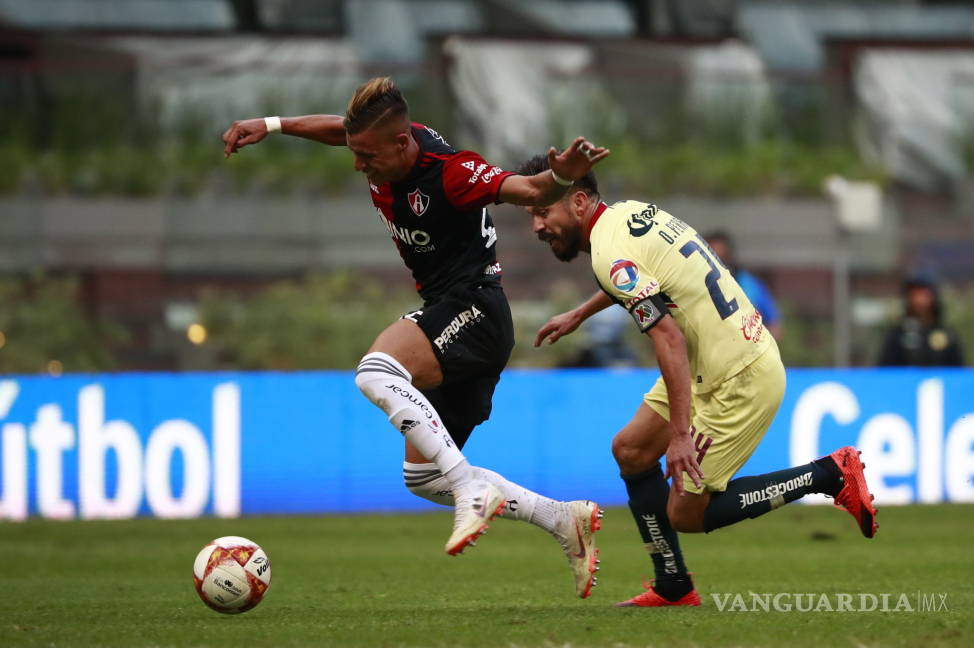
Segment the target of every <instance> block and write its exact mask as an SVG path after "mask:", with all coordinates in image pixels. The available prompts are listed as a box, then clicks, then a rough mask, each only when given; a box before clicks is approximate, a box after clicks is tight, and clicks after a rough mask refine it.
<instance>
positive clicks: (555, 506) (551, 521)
mask: <svg viewBox="0 0 974 648" xmlns="http://www.w3.org/2000/svg"><path fill="white" fill-rule="evenodd" d="M564 510H565V506H564V502H559V501H557V500H553V499H549V498H547V497H539V499H538V503H537V504H536V505H535V507H534V513H533V514H532V515H531V524H536V525H538V526H539V527H541V528H542V529H544V530H545V531H547V532H548V533H554V532H555V524H556V523H557V522H558V516H560V515H561V514H562V513H563V512H564Z"/></svg>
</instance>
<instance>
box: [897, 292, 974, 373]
mask: <svg viewBox="0 0 974 648" xmlns="http://www.w3.org/2000/svg"><path fill="white" fill-rule="evenodd" d="M903 310H904V311H905V313H904V315H903V319H902V320H900V322H899V323H898V324H896V326H894V327H893V328H891V329H890V330H889V332H888V333H887V334H886V339H885V340H884V341H883V348H882V351H881V352H880V354H879V365H880V366H881V367H906V366H912V367H957V366H961V365H963V364H964V355H963V352H962V350H961V346H960V340H959V338H958V337H957V333H956V332H955V331H953V330H951V329H949V328H947V327H946V326H944V323H943V317H944V312H943V310H944V309H943V304H941V302H940V293H939V292H938V290H937V282H936V281H935V280H934V279H933V278H932V277H930V276H926V275H914V276H911V277H909V278H908V279H907V280H906V281H904V282H903Z"/></svg>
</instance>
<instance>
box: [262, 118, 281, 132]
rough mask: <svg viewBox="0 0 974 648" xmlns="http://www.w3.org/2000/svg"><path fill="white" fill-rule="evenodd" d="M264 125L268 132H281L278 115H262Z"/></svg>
mask: <svg viewBox="0 0 974 648" xmlns="http://www.w3.org/2000/svg"><path fill="white" fill-rule="evenodd" d="M264 126H267V132H268V133H280V132H281V118H280V117H264Z"/></svg>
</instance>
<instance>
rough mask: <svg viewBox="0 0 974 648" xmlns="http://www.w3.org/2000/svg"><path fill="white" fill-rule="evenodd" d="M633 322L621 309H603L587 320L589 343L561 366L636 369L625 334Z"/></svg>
mask: <svg viewBox="0 0 974 648" xmlns="http://www.w3.org/2000/svg"><path fill="white" fill-rule="evenodd" d="M631 325H632V319H631V318H630V317H629V313H627V312H626V311H625V310H624V309H622V308H614V307H612V306H610V307H609V308H606V309H603V310H601V311H599V312H598V313H596V314H595V315H592V317H590V318H589V319H588V320H586V322H585V325H584V328H583V330H584V331H585V333H586V341H585V344H584V346H582V347H581V348H580V349H578V351H577V352H576V353H575V355H573V356H572V357H571V358H569V359H568V360H567V361H566V362H564V363H563V365H562V366H565V367H616V368H619V367H635V366H636V365H638V364H639V358H638V357H637V356H636V353H635V352H634V351H633V350H632V349H631V348H630V347H629V345H628V344H626V341H625V332H626V330H627V329H628V328H629V327H630V326H631Z"/></svg>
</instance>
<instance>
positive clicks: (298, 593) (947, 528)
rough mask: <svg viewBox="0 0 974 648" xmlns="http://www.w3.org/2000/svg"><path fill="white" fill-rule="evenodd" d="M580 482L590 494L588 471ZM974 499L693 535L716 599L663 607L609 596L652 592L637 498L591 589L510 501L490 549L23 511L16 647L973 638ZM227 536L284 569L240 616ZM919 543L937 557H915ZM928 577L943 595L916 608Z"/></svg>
mask: <svg viewBox="0 0 974 648" xmlns="http://www.w3.org/2000/svg"><path fill="white" fill-rule="evenodd" d="M355 433H361V432H360V431H355V430H351V431H349V434H355ZM525 434H526V436H527V437H528V438H530V430H528V431H526V432H525ZM380 441H381V442H386V443H393V442H394V439H392V438H389V439H381V440H380ZM482 442H489V438H488V437H486V436H485V437H484V438H480V437H478V435H477V434H475V435H474V436H473V437H472V439H471V441H470V444H469V445H468V447H469V448H471V450H474V449H475V447H476V445H477V444H478V443H482ZM604 451H605V452H608V448H607V447H605V448H604ZM586 477H587V478H591V477H592V476H591V475H589V476H586ZM601 477H604V478H608V479H613V480H615V479H617V477H616V476H615V475H614V474H613V475H602V476H600V478H601ZM322 483H323V484H324V480H323V482H322ZM322 487H323V488H324V486H322ZM620 492H623V493H624V491H622V486H621V484H620ZM313 495H314V494H307V493H305V494H304V496H305V497H313ZM575 496H578V497H584V496H585V492H584V483H580V484H579V492H578V493H576V494H575ZM972 515H974V507H972V506H971V505H969V504H967V505H961V504H955V505H939V506H896V507H888V508H885V509H882V512H881V518H882V528H881V529H880V531H879V534H878V535H877V537H876V538H875V539H874V540H866V539H864V538H862V537H861V536H860V535H859V532H858V530H857V529H856V527H855V524H854V523H853V520H852V518H850V517H849V516H848V515H847V514H846V513H844V512H841V511H837V510H834V509H833V508H832V507H830V506H814V507H813V506H801V505H798V504H792V505H790V506H787V507H785V508H783V509H781V510H779V511H775V512H773V513H771V514H769V515H766V516H764V517H762V518H760V519H758V520H753V521H745V522H742V523H740V524H738V525H735V526H733V527H729V528H727V529H721V530H719V531H717V532H716V533H712V534H709V535H704V534H687V535H683V536H681V539H680V541H681V544H682V546H683V550H684V553H685V555H686V559H687V564H688V565H689V567H690V569H691V571H693V573H694V580H695V583H696V586H697V589H698V590H699V592H700V595H701V598H702V599H703V604H702V605H701V606H700V607H697V608H673V609H663V610H659V609H656V610H650V609H640V608H628V609H620V608H615V607H613V605H612V604H613V603H615V602H616V601H620V600H624V599H627V598H629V597H631V596H634V595H635V594H638V593H640V592H641V591H642V587H641V585H640V582H641V579H642V578H643V577H644V576H645V575H647V574H648V575H652V564H651V563H650V560H649V558H648V557H647V555H646V551H645V549H644V548H643V546H642V542H641V541H640V539H639V536H638V534H637V533H636V529H635V527H634V526H633V521H632V516H631V515H630V513H629V511H628V510H626V509H624V508H611V509H608V510H607V511H606V515H605V519H604V520H603V530H602V531H600V532H599V534H598V535H597V541H598V544H599V547H600V551H601V553H600V557H601V559H602V571H601V572H599V584H598V586H597V587H595V588H594V589H593V590H592V595H591V597H590V598H588V599H585V600H581V599H578V598H576V597H575V596H574V587H573V585H572V578H571V575H570V572H569V570H568V566H567V564H566V563H565V557H564V555H563V554H562V552H561V548H560V547H559V546H558V544H557V543H556V542H555V541H554V540H553V539H552V538H551V537H549V536H548V535H547V534H545V533H542V532H541V531H539V530H538V529H535V528H531V526H530V525H527V524H523V523H518V522H511V521H507V520H502V519H498V520H496V521H495V522H493V523H492V524H491V529H490V533H489V534H488V535H487V536H485V538H484V540H483V541H482V542H478V543H477V547H476V548H474V549H472V550H469V551H467V552H466V553H465V554H464V555H463V556H462V557H460V558H450V557H449V556H446V555H445V554H444V553H443V538H444V537H445V534H446V533H447V532H448V531H449V529H450V525H451V523H452V513H450V512H449V511H448V510H446V509H443V510H442V511H441V512H435V513H428V514H411V515H341V516H316V517H312V516H307V517H285V516H275V517H259V518H258V517H251V518H242V519H234V520H227V519H212V518H207V519H199V520H132V521H96V522H64V521H50V520H48V521H40V520H33V521H28V522H24V523H17V524H9V523H8V524H6V525H5V526H4V532H3V534H2V535H0V551H2V552H3V555H4V557H5V567H4V585H5V587H3V588H0V619H2V621H0V640H2V643H3V645H4V646H5V647H9V648H12V647H14V646H124V647H125V648H136V647H140V646H200V647H204V646H219V647H226V646H252V645H259V646H280V647H284V646H341V647H343V648H355V647H359V646H362V647H368V648H372V647H376V646H388V647H392V646H397V647H402V648H406V647H411V646H423V647H434V646H435V647H440V646H444V647H445V646H450V647H454V646H466V647H469V648H488V647H495V646H496V647H498V648H500V647H503V648H511V647H514V646H516V647H519V648H534V647H535V646H537V647H545V648H554V647H559V646H561V647H565V646H574V647H576V648H594V647H597V646H599V647H605V646H613V647H615V648H636V647H639V648H647V647H648V646H666V647H668V648H670V647H671V648H690V647H699V646H706V647H708V648H721V647H724V646H768V647H774V648H778V647H780V646H798V647H808V648H821V647H822V646H829V647H836V648H853V647H856V646H894V647H899V646H903V647H907V646H929V647H931V648H937V647H944V648H946V647H953V646H957V647H961V646H965V647H966V646H970V638H971V637H972V636H974V615H972V613H971V610H972V609H974V587H972V585H971V579H970V569H969V567H964V566H965V565H970V520H971V518H972ZM224 535H241V536H244V537H247V538H250V539H252V540H254V541H255V542H258V543H259V544H260V545H261V546H262V547H263V548H264V549H265V550H266V551H267V554H268V556H269V557H270V560H271V564H272V569H273V573H272V578H273V580H272V581H271V586H270V589H269V590H268V593H267V596H266V597H265V599H264V601H263V602H262V603H261V604H260V605H258V606H257V607H256V608H255V609H253V610H251V611H250V612H247V613H245V614H242V615H238V616H226V615H221V614H218V613H216V612H213V611H212V610H210V609H209V608H207V607H205V606H204V605H203V603H202V602H201V601H200V600H199V598H198V597H197V595H196V591H195V590H194V588H193V580H192V574H191V571H192V563H193V558H194V557H195V556H196V553H197V552H198V551H199V550H200V548H201V547H202V546H203V545H204V544H206V543H207V542H209V541H210V540H211V539H213V538H215V537H218V536H224ZM918 547H919V548H922V549H923V551H922V554H923V556H922V560H911V559H909V557H910V556H914V555H915V553H916V552H915V551H914V549H915V548H918ZM52 583H57V584H58V586H57V587H53V586H52ZM752 592H753V593H756V594H758V595H759V596H760V595H762V594H765V593H767V594H768V595H769V596H770V598H771V599H772V600H773V598H774V596H775V595H776V594H778V593H785V597H784V598H783V599H782V600H780V601H779V604H780V603H786V602H792V603H793V604H794V602H796V601H797V599H796V598H795V595H796V594H798V593H801V594H802V599H801V603H802V605H803V606H808V602H809V595H812V596H814V603H816V604H817V603H818V602H819V601H820V600H821V597H822V596H823V595H825V596H826V597H827V600H829V601H830V604H831V606H833V608H834V607H835V606H837V598H836V595H837V594H839V593H848V594H852V595H853V599H852V600H853V602H854V603H853V604H854V605H855V606H856V608H859V606H860V603H859V595H860V594H874V595H876V596H877V598H878V599H879V603H880V604H881V600H882V599H881V598H879V597H881V595H882V594H883V593H887V594H890V595H891V596H890V597H889V608H890V609H893V608H894V607H895V605H896V604H897V602H898V600H899V595H900V594H901V593H902V594H906V595H907V596H908V597H909V601H911V605H912V606H913V607H914V611H904V610H900V611H898V612H892V611H888V612H883V611H879V610H877V611H872V612H863V611H854V612H849V611H846V612H838V611H833V612H829V611H821V610H820V611H814V608H813V611H807V612H803V611H798V610H797V609H794V608H793V609H792V610H791V611H777V610H776V609H775V608H773V607H772V608H770V609H769V611H766V612H765V611H761V610H758V611H746V612H745V611H728V610H726V609H725V610H724V611H720V609H719V608H718V606H717V604H716V602H715V599H714V595H716V596H717V597H718V600H721V601H724V600H727V599H731V600H733V599H734V598H736V597H737V596H738V595H740V596H741V597H742V598H743V601H744V602H745V605H746V606H747V608H748V610H750V609H751V607H752ZM918 592H920V593H923V594H925V595H927V596H929V597H930V599H932V600H933V601H934V602H935V603H936V605H935V606H933V607H931V608H929V609H926V610H919V609H916V608H919V607H920V606H919V604H918V601H917V598H916V596H917V593H918ZM938 593H939V594H941V595H945V596H946V599H945V601H944V602H945V603H946V607H945V608H941V607H940V605H939V604H940V601H941V599H940V597H939V596H935V594H938ZM867 603H868V600H867ZM796 607H797V606H796Z"/></svg>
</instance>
